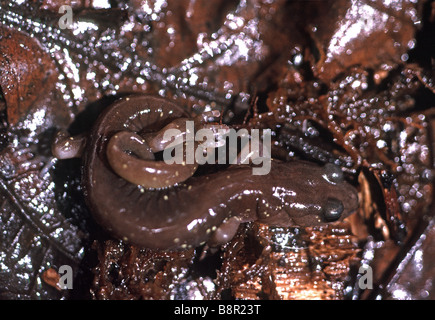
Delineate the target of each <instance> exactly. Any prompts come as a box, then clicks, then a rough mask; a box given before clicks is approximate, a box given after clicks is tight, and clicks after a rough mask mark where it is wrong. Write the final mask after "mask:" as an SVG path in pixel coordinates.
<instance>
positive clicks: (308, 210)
mask: <svg viewBox="0 0 435 320" xmlns="http://www.w3.org/2000/svg"><path fill="white" fill-rule="evenodd" d="M185 116H186V114H185V112H184V111H183V110H182V109H181V108H179V107H178V106H176V105H174V104H172V103H170V102H168V101H167V100H164V99H161V98H156V97H149V96H131V97H128V98H123V99H121V100H119V101H118V102H116V103H115V104H114V105H113V106H111V107H109V108H108V109H107V110H106V111H105V112H104V114H102V115H101V116H100V118H99V119H98V121H97V123H96V124H95V126H94V129H93V131H92V132H91V134H90V136H89V138H88V142H87V149H86V151H85V158H84V172H83V182H84V187H85V195H86V199H87V201H88V204H89V206H90V208H91V211H92V213H93V215H94V216H95V218H96V219H97V221H98V222H99V223H100V224H102V225H103V226H104V227H105V228H106V229H108V230H109V231H110V232H111V233H113V234H114V235H115V236H117V237H119V238H121V239H124V240H126V241H131V242H133V243H136V244H138V245H141V246H144V247H148V248H153V249H179V248H187V247H192V246H197V245H199V244H201V243H203V242H205V241H207V240H208V239H209V238H210V237H211V236H212V235H213V234H215V233H216V231H218V232H219V231H220V230H230V231H229V232H230V233H231V232H234V227H235V228H236V227H237V225H238V223H240V222H245V221H252V220H260V221H263V222H267V223H269V224H273V225H282V226H291V225H301V226H311V225H319V224H325V223H328V222H330V221H331V220H338V219H342V218H344V217H345V216H347V215H348V214H350V213H351V212H352V211H354V210H355V209H356V208H357V206H358V199H357V193H356V190H355V189H354V188H353V187H352V186H351V185H349V184H348V183H346V182H345V181H344V179H343V178H342V177H338V179H337V177H336V176H334V174H336V172H334V170H332V171H331V167H328V166H325V167H320V166H318V165H314V164H311V163H307V162H300V161H295V162H288V163H284V162H279V161H272V165H271V170H270V173H269V174H268V175H264V176H261V175H253V174H252V168H251V167H249V166H233V167H231V168H229V169H226V170H222V171H219V172H216V173H213V174H208V175H200V176H193V177H191V178H189V179H187V180H186V181H185V182H184V183H180V184H178V185H175V186H172V187H168V188H162V189H144V188H143V187H140V186H137V185H135V184H132V183H129V182H127V181H125V180H124V179H122V178H121V177H120V176H118V175H117V174H116V173H114V172H113V170H112V169H111V167H110V165H109V163H108V161H107V156H106V151H105V149H106V146H107V143H108V140H109V139H110V138H111V136H113V135H114V134H115V133H116V132H119V131H121V130H131V131H134V132H144V130H145V131H148V130H158V129H160V128H162V127H163V126H164V125H166V124H167V123H168V122H170V121H172V120H173V119H175V118H178V117H185ZM331 176H332V177H333V179H331ZM331 199H332V201H331ZM331 203H332V209H331ZM334 204H338V208H339V212H338V215H337V216H336V217H334V216H332V219H331V218H330V217H328V214H330V213H331V212H332V213H334V210H335V209H337V205H335V207H334ZM340 205H341V207H340ZM336 213H337V212H336ZM231 217H238V219H229V218H231ZM231 224H235V226H234V227H233V228H232V227H231ZM224 226H225V227H224ZM220 238H222V236H221V237H220ZM224 238H225V237H224Z"/></svg>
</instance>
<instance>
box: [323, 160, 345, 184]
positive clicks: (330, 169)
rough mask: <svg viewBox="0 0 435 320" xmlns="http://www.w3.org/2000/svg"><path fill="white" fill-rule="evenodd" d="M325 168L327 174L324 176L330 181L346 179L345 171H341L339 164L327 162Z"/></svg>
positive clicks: (335, 181) (336, 181)
mask: <svg viewBox="0 0 435 320" xmlns="http://www.w3.org/2000/svg"><path fill="white" fill-rule="evenodd" d="M324 169H325V174H324V175H323V176H324V177H325V179H327V180H328V181H329V182H332V183H339V182H343V181H344V175H343V171H341V169H340V167H339V166H337V165H335V164H332V163H327V164H325V166H324Z"/></svg>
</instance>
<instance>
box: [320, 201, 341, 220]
mask: <svg viewBox="0 0 435 320" xmlns="http://www.w3.org/2000/svg"><path fill="white" fill-rule="evenodd" d="M343 211H344V206H343V202H341V201H340V200H338V199H336V198H328V200H327V201H326V204H325V207H324V208H323V216H324V217H325V220H326V221H336V220H338V219H339V218H340V217H341V214H342V213H343Z"/></svg>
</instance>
